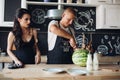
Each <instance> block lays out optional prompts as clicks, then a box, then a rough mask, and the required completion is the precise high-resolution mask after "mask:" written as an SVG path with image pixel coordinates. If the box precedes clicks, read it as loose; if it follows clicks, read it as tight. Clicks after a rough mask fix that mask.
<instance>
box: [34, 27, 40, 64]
mask: <svg viewBox="0 0 120 80" xmlns="http://www.w3.org/2000/svg"><path fill="white" fill-rule="evenodd" d="M33 35H34V39H35V49H36V56H35V63H36V64H38V63H40V62H41V53H40V50H39V48H38V45H37V43H38V37H37V31H36V29H33Z"/></svg>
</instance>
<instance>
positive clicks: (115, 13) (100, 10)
mask: <svg viewBox="0 0 120 80" xmlns="http://www.w3.org/2000/svg"><path fill="white" fill-rule="evenodd" d="M96 29H120V5H100V6H99V7H97V9H96Z"/></svg>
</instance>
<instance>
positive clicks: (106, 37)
mask: <svg viewBox="0 0 120 80" xmlns="http://www.w3.org/2000/svg"><path fill="white" fill-rule="evenodd" d="M6 1H7V2H6V4H7V5H6V9H5V15H6V16H5V19H6V20H8V21H9V20H10V21H11V20H13V17H12V16H14V13H15V10H16V8H19V6H20V5H17V6H16V7H15V6H14V5H12V6H11V5H10V6H9V4H11V3H12V4H13V3H14V0H13V2H12V1H9V0H6ZM8 3H9V4H8ZM16 3H17V2H16ZM7 7H8V8H10V10H11V11H9V9H7ZM12 7H14V8H12ZM66 7H74V8H75V9H76V11H77V19H76V20H75V22H74V24H73V28H74V30H75V32H76V40H77V45H78V47H81V44H82V33H83V32H84V33H85V36H86V38H85V42H86V44H88V43H89V41H90V40H92V47H93V49H94V51H95V50H98V51H100V52H102V54H103V55H104V56H116V55H120V30H119V29H118V30H117V29H116V30H115V29H101V30H96V8H95V7H78V6H67V5H66V6H64V8H66ZM36 8H38V9H40V10H43V11H44V12H45V13H46V12H47V10H48V9H51V8H55V9H56V8H57V6H54V5H52V6H49V5H46V6H44V5H41V6H39V5H28V9H30V10H31V13H32V11H34V12H35V9H36ZM12 10H13V11H12ZM8 13H10V14H8ZM33 17H34V16H33ZM49 21H50V20H49V19H43V23H34V21H33V26H34V27H35V28H38V29H39V30H38V39H39V49H40V50H41V53H42V55H46V53H47V27H48V23H49ZM41 22H42V21H41ZM11 30H12V27H7V26H0V48H2V49H3V50H4V51H6V47H7V36H8V33H9V31H11ZM90 34H92V35H90Z"/></svg>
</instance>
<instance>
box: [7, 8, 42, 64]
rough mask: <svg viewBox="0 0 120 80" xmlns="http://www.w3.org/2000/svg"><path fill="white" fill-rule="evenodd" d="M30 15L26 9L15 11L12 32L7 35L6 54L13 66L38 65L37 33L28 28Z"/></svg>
mask: <svg viewBox="0 0 120 80" xmlns="http://www.w3.org/2000/svg"><path fill="white" fill-rule="evenodd" d="M30 18H31V15H30V13H29V11H28V10H27V9H23V8H20V9H18V10H17V11H16V15H15V19H14V26H13V30H12V31H11V32H10V33H9V35H8V43H7V53H8V55H9V56H10V57H11V58H12V60H13V61H14V63H15V64H17V65H23V64H35V63H36V64H38V63H40V60H41V58H40V51H39V49H38V46H37V42H38V40H37V31H36V30H35V29H33V28H31V27H30Z"/></svg>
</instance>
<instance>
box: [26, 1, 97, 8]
mask: <svg viewBox="0 0 120 80" xmlns="http://www.w3.org/2000/svg"><path fill="white" fill-rule="evenodd" d="M26 3H27V4H34V5H66V6H81V7H97V6H98V5H93V4H84V3H81V4H77V3H58V2H37V1H26Z"/></svg>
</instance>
